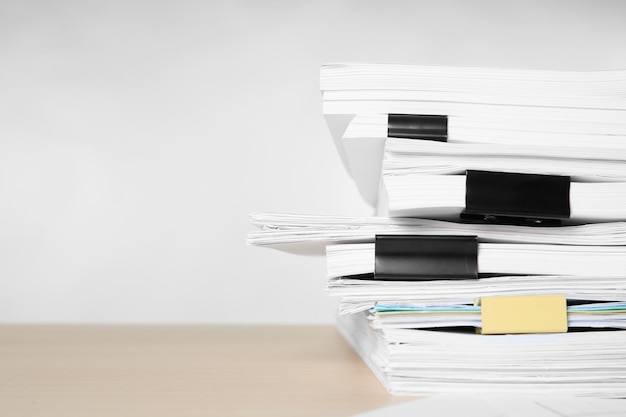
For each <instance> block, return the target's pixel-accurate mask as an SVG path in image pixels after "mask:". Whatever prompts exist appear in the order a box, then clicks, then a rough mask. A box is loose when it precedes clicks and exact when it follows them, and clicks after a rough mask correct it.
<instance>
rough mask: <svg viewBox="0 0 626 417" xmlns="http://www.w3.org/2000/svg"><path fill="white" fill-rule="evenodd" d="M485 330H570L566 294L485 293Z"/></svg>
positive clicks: (483, 326)
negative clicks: (568, 327)
mask: <svg viewBox="0 0 626 417" xmlns="http://www.w3.org/2000/svg"><path fill="white" fill-rule="evenodd" d="M479 303H480V306H481V316H482V331H481V333H482V334H506V333H564V332H567V300H566V298H565V296H564V295H531V296H510V297H509V296H501V297H482V298H481V299H480V301H479Z"/></svg>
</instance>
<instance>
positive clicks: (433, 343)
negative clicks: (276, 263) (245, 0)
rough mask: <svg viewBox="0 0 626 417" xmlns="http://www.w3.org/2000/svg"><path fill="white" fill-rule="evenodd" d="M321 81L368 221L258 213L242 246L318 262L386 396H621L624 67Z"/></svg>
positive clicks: (625, 324) (343, 325)
mask: <svg viewBox="0 0 626 417" xmlns="http://www.w3.org/2000/svg"><path fill="white" fill-rule="evenodd" d="M321 89H322V92H323V101H324V103H323V104H324V107H323V109H324V115H325V117H326V120H327V123H328V126H329V128H330V131H331V134H332V136H333V139H334V140H335V142H336V145H337V148H338V150H339V153H340V155H341V157H342V160H343V162H344V164H345V166H346V168H347V169H348V171H349V172H350V174H351V176H352V177H353V178H354V180H355V183H356V185H357V187H358V189H359V191H360V193H361V195H362V196H363V197H364V198H365V199H366V200H367V201H368V202H370V203H371V204H372V205H373V206H375V207H376V210H377V216H372V217H345V216H344V217H336V216H320V215H298V214H284V213H254V214H252V215H251V222H252V223H253V224H254V225H256V226H258V227H259V230H257V231H254V232H250V233H249V234H248V238H247V242H248V244H253V245H263V246H273V247H279V248H292V247H293V246H298V247H299V249H302V248H303V247H307V248H309V249H310V250H311V251H317V252H318V253H323V254H325V256H326V261H327V283H328V285H327V287H328V290H329V293H330V294H331V295H333V296H337V297H339V299H340V303H339V321H338V326H339V329H340V331H341V332H342V334H343V335H344V336H345V338H346V339H347V340H348V341H349V342H350V344H351V345H352V346H353V347H354V349H355V350H356V351H357V352H358V353H359V355H360V356H361V357H362V358H363V360H364V362H365V363H367V364H368V366H369V367H370V368H371V369H372V371H373V373H374V374H375V375H376V376H377V377H378V378H379V379H380V380H381V382H382V383H383V384H384V385H385V387H386V388H387V389H388V390H389V391H390V392H391V393H394V394H418V395H424V394H447V393H452V394H463V393H467V394H474V393H497V394H530V395H539V394H546V393H549V394H551V395H557V394H558V395H564V396H568V395H574V396H586V397H597V398H612V397H625V396H626V349H624V347H623V346H624V344H625V343H626V210H625V209H624V208H625V207H626V70H614V71H595V72H567V71H538V70H503V69H480V68H445V67H423V66H412V65H371V64H334V65H326V66H324V67H322V72H321ZM298 252H299V253H302V250H298Z"/></svg>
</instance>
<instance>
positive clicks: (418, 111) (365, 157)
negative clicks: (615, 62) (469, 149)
mask: <svg viewBox="0 0 626 417" xmlns="http://www.w3.org/2000/svg"><path fill="white" fill-rule="evenodd" d="M625 85H626V71H624V70H612V71H555V70H519V69H497V68H467V67H465V68H464V67H431V66H419V65H406V64H405V65H402V64H359V63H355V64H341V63H339V64H329V65H324V66H323V67H322V70H321V75H320V88H321V90H322V93H323V112H324V116H325V117H326V120H327V124H328V126H329V129H330V132H331V135H332V137H333V140H334V141H335V144H336V146H337V149H338V151H339V154H340V155H341V158H342V161H343V163H344V165H345V167H346V168H347V170H348V171H349V172H350V174H351V176H352V177H353V178H354V180H355V182H356V185H357V188H358V189H359V191H360V192H361V195H362V196H363V197H364V198H365V200H366V201H368V202H369V203H370V204H372V205H375V204H376V202H377V200H378V180H379V178H380V172H381V163H382V155H383V149H384V144H385V140H386V138H388V137H392V138H411V139H418V140H427V141H446V142H449V143H451V144H467V145H474V144H478V145H481V146H485V145H503V146H514V147H527V146H531V147H540V148H547V149H544V151H547V152H552V153H553V154H554V152H557V153H556V157H557V158H558V157H559V156H558V150H559V149H565V148H568V149H572V152H581V151H585V150H586V151H588V156H587V157H588V158H592V159H598V158H600V159H605V160H619V161H624V160H625V159H624V156H625V151H626V141H625V139H626V116H625V114H626V93H625V91H624V86H625ZM390 115H391V118H390ZM416 118H417V120H418V121H417V122H416V121H415V120H416ZM549 148H552V150H551V151H550V149H549ZM568 152H569V151H568Z"/></svg>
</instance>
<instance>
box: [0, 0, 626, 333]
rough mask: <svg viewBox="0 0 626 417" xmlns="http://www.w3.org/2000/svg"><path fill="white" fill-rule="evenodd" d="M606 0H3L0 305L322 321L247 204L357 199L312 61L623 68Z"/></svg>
mask: <svg viewBox="0 0 626 417" xmlns="http://www.w3.org/2000/svg"><path fill="white" fill-rule="evenodd" d="M625 18H626V3H624V2H620V1H597V0H592V1H554V0H547V1H546V0H533V1H528V0H525V1H517V2H512V1H463V0H459V1H415V0H413V1H378V0H353V1H332V0H323V1H308V2H304V1H301V2H298V1H286V0H279V1H278V0H277V1H254V0H250V1H224V2H220V3H217V2H207V1H189V0H183V1H149V0H142V1H126V0H113V1H79V0H60V1H49V2H48V1H32V0H27V1H17V0H16V1H2V2H0V322H62V323H67V322H69V323H75V322H81V323H82V322H93V323H146V322H148V323H150V322H155V323H163V322H165V323H196V322H202V323H331V322H332V321H333V320H334V316H335V307H336V305H335V303H336V302H335V301H334V300H331V299H329V297H328V295H327V294H326V292H325V290H324V286H325V284H324V283H325V265H324V259H323V258H322V257H312V256H298V255H294V254H288V253H284V252H280V251H276V250H271V249H265V248H256V247H247V246H245V245H244V239H245V235H246V233H247V232H248V231H249V230H251V226H249V225H248V213H249V212H251V211H269V210H272V211H288V212H305V213H328V214H341V215H361V216H362V215H369V214H371V213H372V210H371V209H370V207H369V206H367V205H366V204H365V203H364V202H363V201H362V200H361V198H360V197H359V195H358V194H357V192H356V189H355V187H354V185H353V184H352V182H351V180H350V179H349V177H348V175H347V174H346V172H345V171H344V169H343V166H342V165H341V162H340V160H339V157H338V156H337V154H336V151H335V149H334V145H333V143H332V140H331V139H330V136H329V134H328V132H327V130H326V126H325V123H324V120H323V117H322V115H321V98H320V94H319V89H318V75H319V67H320V65H321V64H323V63H327V62H342V61H353V62H356V61H363V62H407V63H418V64H433V65H469V66H499V67H503V66H506V67H524V68H549V69H601V68H623V67H626V50H625V47H624V45H626V25H625V24H624V20H625Z"/></svg>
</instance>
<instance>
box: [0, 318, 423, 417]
mask: <svg viewBox="0 0 626 417" xmlns="http://www.w3.org/2000/svg"><path fill="white" fill-rule="evenodd" d="M409 399H411V397H393V396H390V395H389V394H388V393H387V391H386V390H385V389H384V388H383V386H382V385H381V384H380V382H379V381H378V380H377V379H376V378H375V377H374V375H373V374H372V373H371V372H370V371H369V369H368V368H367V367H366V366H365V365H364V364H363V362H361V360H360V359H359V358H358V356H357V355H356V354H355V353H354V351H353V350H352V349H351V348H350V347H349V345H348V344H347V343H346V342H345V341H344V340H343V339H342V337H341V336H340V335H339V334H338V333H337V331H336V330H335V329H334V328H333V327H330V326H302V327H296V326H0V415H3V416H4V415H6V416H47V417H52V416H63V417H71V416H104V415H106V416H141V415H150V416H196V415H197V416H207V415H211V416H212V415H215V416H218V415H219V416H350V415H353V414H356V413H360V412H364V411H367V410H371V409H375V408H378V407H383V406H386V405H390V404H394V403H399V402H403V401H407V400H409Z"/></svg>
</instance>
